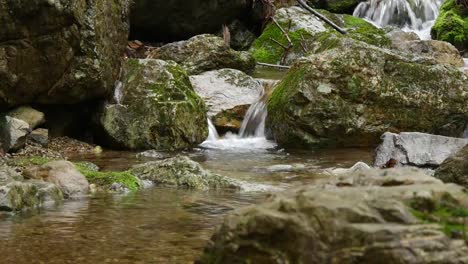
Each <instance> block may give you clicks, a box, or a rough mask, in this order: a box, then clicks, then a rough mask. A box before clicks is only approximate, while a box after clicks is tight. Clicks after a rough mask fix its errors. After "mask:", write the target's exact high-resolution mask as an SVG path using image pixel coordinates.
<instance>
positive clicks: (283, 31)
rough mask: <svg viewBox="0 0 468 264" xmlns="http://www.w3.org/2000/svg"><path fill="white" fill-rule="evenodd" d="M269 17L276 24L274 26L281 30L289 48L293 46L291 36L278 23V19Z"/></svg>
mask: <svg viewBox="0 0 468 264" xmlns="http://www.w3.org/2000/svg"><path fill="white" fill-rule="evenodd" d="M271 19H272V20H273V22H274V23H275V24H276V26H277V27H278V28H279V29H280V30H281V32H282V33H283V35H284V37H285V38H286V39H287V40H288V43H289V48H291V47H293V46H294V45H293V42H292V40H291V38H290V37H289V34H288V33H287V32H286V30H284V28H283V27H282V26H281V25H280V24H279V23H278V21H276V19H275V18H274V17H272V18H271Z"/></svg>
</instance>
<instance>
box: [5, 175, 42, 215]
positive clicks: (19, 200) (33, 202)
mask: <svg viewBox="0 0 468 264" xmlns="http://www.w3.org/2000/svg"><path fill="white" fill-rule="evenodd" d="M39 204H40V200H39V192H38V189H37V187H36V186H35V185H33V184H31V183H23V182H12V183H9V184H7V185H5V186H0V211H20V210H22V209H25V208H32V207H37V206H39Z"/></svg>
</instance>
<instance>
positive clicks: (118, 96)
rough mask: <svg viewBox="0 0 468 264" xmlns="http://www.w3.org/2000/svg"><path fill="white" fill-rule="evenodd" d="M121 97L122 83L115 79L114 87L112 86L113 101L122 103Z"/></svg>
mask: <svg viewBox="0 0 468 264" xmlns="http://www.w3.org/2000/svg"><path fill="white" fill-rule="evenodd" d="M122 97H123V83H122V82H121V81H118V80H117V81H116V82H115V88H114V101H115V103H116V104H121V103H122Z"/></svg>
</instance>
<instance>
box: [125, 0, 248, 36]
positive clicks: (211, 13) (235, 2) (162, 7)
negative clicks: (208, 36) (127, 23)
mask: <svg viewBox="0 0 468 264" xmlns="http://www.w3.org/2000/svg"><path fill="white" fill-rule="evenodd" d="M250 5H251V3H250V1H246V0H208V1H205V0H204V1H200V0H175V1H165V0H157V1H150V0H138V1H135V2H134V4H133V5H132V12H131V24H132V28H131V35H132V38H136V39H140V40H152V41H165V42H168V41H174V40H180V39H187V38H190V37H192V36H195V35H198V34H202V33H215V32H217V31H219V30H220V29H221V26H222V25H223V24H229V23H230V22H231V21H232V20H234V19H236V18H241V17H243V16H244V15H245V14H246V13H247V12H248V11H249V8H250ZM168 17H170V18H171V19H167V18H168Z"/></svg>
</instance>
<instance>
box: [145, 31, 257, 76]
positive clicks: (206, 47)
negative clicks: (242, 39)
mask: <svg viewBox="0 0 468 264" xmlns="http://www.w3.org/2000/svg"><path fill="white" fill-rule="evenodd" d="M148 57H149V58H151V59H160V60H173V61H175V62H177V63H179V64H180V65H181V66H182V67H183V68H184V69H185V70H186V71H187V72H188V74H191V75H192V74H199V73H202V72H205V71H211V70H218V69H223V68H231V69H237V70H241V71H244V72H252V71H253V70H254V68H255V60H254V59H253V57H252V55H251V54H250V53H249V52H245V51H235V50H233V49H231V48H229V47H228V46H226V44H225V43H224V40H223V39H222V38H220V37H216V36H214V35H207V34H205V35H198V36H195V37H193V38H190V39H189V40H185V41H179V42H174V43H170V44H167V45H164V46H162V47H160V48H158V49H155V50H154V51H152V52H151V53H150V54H149V56H148Z"/></svg>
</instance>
